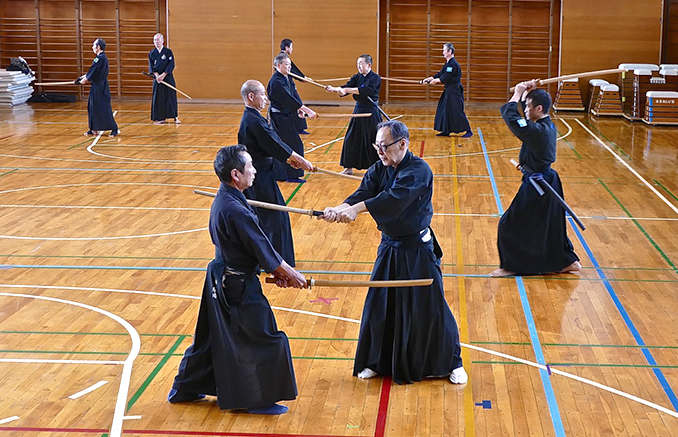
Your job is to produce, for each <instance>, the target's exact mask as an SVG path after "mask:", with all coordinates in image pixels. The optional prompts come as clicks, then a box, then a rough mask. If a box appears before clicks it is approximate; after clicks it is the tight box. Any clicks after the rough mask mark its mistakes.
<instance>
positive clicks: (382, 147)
mask: <svg viewBox="0 0 678 437" xmlns="http://www.w3.org/2000/svg"><path fill="white" fill-rule="evenodd" d="M404 139H405V138H404V137H403V138H398V139H397V140H395V141H394V142H392V143H388V144H383V145H377V144H376V143H372V147H374V150H377V151H381V153H386V149H388V148H389V147H390V146H392V145H394V144H395V143H397V142H398V141H400V140H404Z"/></svg>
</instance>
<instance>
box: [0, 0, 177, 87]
mask: <svg viewBox="0 0 678 437" xmlns="http://www.w3.org/2000/svg"><path fill="white" fill-rule="evenodd" d="M164 4H165V3H164V0H0V47H3V51H2V52H1V54H0V59H1V61H0V62H1V63H2V65H3V66H7V65H8V64H9V61H10V59H9V58H10V57H16V56H18V55H21V56H23V57H24V58H25V59H26V61H27V62H28V64H29V65H30V66H31V68H32V69H33V70H35V71H36V75H37V80H38V81H40V82H63V81H67V80H74V79H75V78H76V77H78V76H79V75H81V74H83V73H85V72H86V71H87V69H88V68H89V66H90V65H91V64H92V59H94V53H93V52H92V49H91V47H92V42H93V41H94V40H95V39H96V38H103V39H104V40H105V41H106V45H107V47H106V55H107V56H108V59H109V63H110V72H109V76H108V81H109V84H110V87H111V95H112V96H113V98H116V97H117V98H148V97H149V96H150V94H151V85H150V83H149V80H144V79H143V76H141V74H140V72H141V70H142V69H147V68H148V66H147V61H146V59H147V58H146V54H147V53H148V51H150V50H151V48H153V34H155V33H156V32H157V31H158V29H160V28H161V23H162V22H164V13H163V14H160V13H159V9H162V10H163V11H164ZM161 18H162V20H161ZM144 52H145V53H144ZM123 59H124V62H122V60H123ZM121 65H124V67H121ZM133 72H134V74H133ZM87 88H88V87H84V88H83V87H76V86H69V85H65V86H59V87H52V86H50V87H49V88H48V87H42V88H38V89H39V90H40V91H46V92H54V93H67V94H77V95H79V96H80V97H81V98H84V97H86V96H87Z"/></svg>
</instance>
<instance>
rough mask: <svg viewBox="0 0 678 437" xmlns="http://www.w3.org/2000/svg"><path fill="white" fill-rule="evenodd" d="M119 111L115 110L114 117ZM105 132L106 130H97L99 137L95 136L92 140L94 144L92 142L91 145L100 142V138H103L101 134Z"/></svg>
mask: <svg viewBox="0 0 678 437" xmlns="http://www.w3.org/2000/svg"><path fill="white" fill-rule="evenodd" d="M117 113H118V111H115V112H114V113H113V118H115V114H117ZM103 134H104V131H99V132H97V137H96V138H94V141H92V144H90V145H89V147H94V145H95V144H96V143H98V142H99V139H100V138H101V136H102V135H103Z"/></svg>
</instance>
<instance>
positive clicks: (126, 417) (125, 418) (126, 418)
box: [122, 415, 141, 420]
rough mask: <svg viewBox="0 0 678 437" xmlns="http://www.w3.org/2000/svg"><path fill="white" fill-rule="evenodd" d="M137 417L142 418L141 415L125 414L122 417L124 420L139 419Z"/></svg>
mask: <svg viewBox="0 0 678 437" xmlns="http://www.w3.org/2000/svg"><path fill="white" fill-rule="evenodd" d="M137 419H141V415H138V416H125V417H123V418H122V420H137Z"/></svg>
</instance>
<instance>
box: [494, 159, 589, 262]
mask: <svg viewBox="0 0 678 437" xmlns="http://www.w3.org/2000/svg"><path fill="white" fill-rule="evenodd" d="M544 180H545V181H546V182H547V183H549V184H550V185H551V186H552V187H553V188H554V189H555V190H556V192H558V194H560V196H561V197H562V196H563V187H562V184H561V182H560V177H559V176H558V173H556V171H555V170H553V169H549V170H548V171H546V172H545V173H544ZM497 245H498V246H499V259H500V263H501V264H500V266H501V268H503V269H505V270H507V271H510V272H515V273H517V274H520V275H533V274H539V273H551V272H559V271H561V270H563V269H564V268H565V267H567V266H569V265H570V264H572V263H573V262H575V261H579V257H577V255H576V254H575V253H574V249H573V247H572V242H570V239H569V238H567V230H566V223H565V214H564V211H563V207H562V205H560V203H559V202H558V201H557V200H556V199H555V197H554V196H552V195H551V194H550V193H549V192H546V193H545V194H544V195H543V196H539V194H538V193H537V191H536V190H535V189H534V187H533V186H532V184H531V183H530V182H529V181H528V180H527V178H525V177H524V178H523V183H522V184H521V185H520V189H519V190H518V193H517V194H516V197H515V198H514V199H513V201H512V202H511V206H509V208H508V209H507V210H506V212H505V213H504V215H503V216H502V217H501V219H500V220H499V230H498V238H497Z"/></svg>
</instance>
